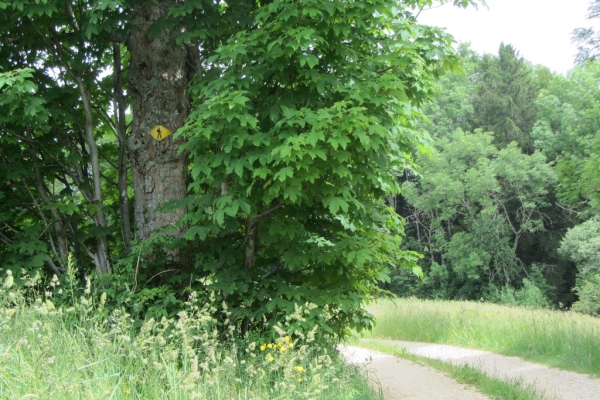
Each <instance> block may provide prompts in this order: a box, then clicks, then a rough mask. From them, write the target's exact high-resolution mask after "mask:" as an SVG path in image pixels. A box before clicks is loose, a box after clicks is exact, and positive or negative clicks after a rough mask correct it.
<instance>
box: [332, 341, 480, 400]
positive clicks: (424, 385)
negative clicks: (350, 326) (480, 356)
mask: <svg viewBox="0 0 600 400" xmlns="http://www.w3.org/2000/svg"><path fill="white" fill-rule="evenodd" d="M338 351H339V352H340V353H341V354H342V355H343V356H344V358H345V359H346V361H347V362H348V363H352V364H357V365H363V366H365V367H366V369H367V371H368V373H369V376H370V377H371V376H373V375H374V379H373V380H374V382H378V383H379V385H381V390H382V391H383V396H384V398H385V399H386V400H401V399H402V400H404V399H410V400H438V399H439V400H488V399H489V397H487V396H484V395H483V394H481V393H479V392H476V391H475V390H473V389H471V388H470V387H468V386H465V385H461V384H459V383H458V382H456V381H455V380H453V379H451V378H448V377H447V376H446V375H444V374H443V373H441V372H438V371H436V370H434V369H433V368H430V367H425V366H422V365H419V364H415V363H413V362H410V361H408V360H404V359H401V358H396V357H394V356H390V355H387V354H382V353H379V352H376V351H373V350H367V349H363V348H360V347H354V346H343V345H340V346H338ZM375 387H376V389H378V387H377V385H375Z"/></svg>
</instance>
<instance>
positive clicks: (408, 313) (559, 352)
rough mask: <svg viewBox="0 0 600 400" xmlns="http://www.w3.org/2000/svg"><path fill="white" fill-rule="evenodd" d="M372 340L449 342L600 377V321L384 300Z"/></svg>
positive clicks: (375, 309)
mask: <svg viewBox="0 0 600 400" xmlns="http://www.w3.org/2000/svg"><path fill="white" fill-rule="evenodd" d="M368 310H369V311H370V312H371V313H373V314H374V315H375V317H376V325H375V328H374V329H373V331H372V332H370V333H366V334H365V335H366V337H369V338H382V339H392V340H407V341H418V342H431V343H446V344H453V345H459V346H465V347H471V348H477V349H482V350H489V351H493V352H496V353H499V354H504V355H510V356H519V357H523V358H525V359H528V360H531V361H536V362H540V363H543V364H546V365H549V366H555V367H559V368H563V369H567V370H572V371H577V372H583V373H589V374H593V375H596V376H600V319H598V318H594V317H590V316H587V315H582V314H579V313H575V312H565V311H553V310H545V309H530V308H521V307H507V306H501V305H497V304H490V303H477V302H465V301H433V300H417V299H395V300H380V301H378V302H376V303H374V304H371V305H369V307H368Z"/></svg>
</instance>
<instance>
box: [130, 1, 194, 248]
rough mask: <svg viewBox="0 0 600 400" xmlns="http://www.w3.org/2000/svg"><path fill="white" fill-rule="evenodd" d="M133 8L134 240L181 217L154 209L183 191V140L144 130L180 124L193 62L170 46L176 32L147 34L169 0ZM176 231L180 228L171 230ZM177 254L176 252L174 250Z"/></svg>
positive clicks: (180, 213)
mask: <svg viewBox="0 0 600 400" xmlns="http://www.w3.org/2000/svg"><path fill="white" fill-rule="evenodd" d="M140 4H147V5H146V6H143V5H137V6H136V7H135V8H134V15H133V20H132V21H131V27H132V28H131V33H130V35H129V38H128V42H127V46H128V48H129V52H130V55H131V57H130V67H129V73H128V74H129V75H128V80H129V90H130V92H131V95H132V97H133V122H132V129H131V136H130V137H129V139H128V147H129V151H130V156H131V164H132V170H133V174H132V175H133V186H134V193H135V203H134V219H135V230H136V237H137V239H138V240H144V239H147V238H149V237H150V236H151V235H152V234H153V233H154V232H156V231H157V230H159V229H161V228H163V227H165V226H167V225H173V224H174V223H176V222H177V221H179V220H180V219H181V217H182V216H183V214H184V213H185V210H184V209H180V210H176V211H173V212H155V210H156V209H157V207H159V206H161V205H162V204H164V203H165V202H167V201H169V200H177V199H182V198H184V197H185V196H186V194H187V184H186V178H185V175H186V173H185V172H186V169H187V164H188V163H187V156H186V154H181V153H178V151H177V149H178V148H179V146H180V145H181V144H182V143H183V142H184V139H183V138H181V137H180V138H177V139H175V138H174V137H173V135H171V136H169V137H167V138H166V139H164V140H162V141H157V140H155V139H154V138H153V137H151V136H150V135H149V132H150V131H151V130H152V128H154V127H155V126H156V125H162V126H164V127H166V128H168V129H169V130H171V131H172V132H175V131H176V130H177V129H178V128H180V127H181V126H183V124H184V123H185V121H186V118H187V116H188V114H189V112H190V102H189V100H188V94H187V88H188V84H189V82H190V80H191V78H192V76H193V73H194V68H193V65H195V63H194V62H193V60H190V59H189V55H188V52H187V50H186V48H185V46H183V45H181V46H176V45H175V44H174V38H175V37H176V36H177V35H178V34H179V32H169V31H166V30H162V31H160V33H159V34H158V35H157V36H156V35H151V36H149V35H148V29H149V28H150V26H151V25H152V24H153V23H155V22H156V21H157V20H159V18H164V17H166V16H167V13H168V8H169V6H171V5H172V4H174V1H173V0H170V1H164V2H154V3H153V4H152V3H140ZM171 234H172V235H174V236H178V237H180V236H182V235H183V232H182V231H172V233H171ZM177 258H179V256H177Z"/></svg>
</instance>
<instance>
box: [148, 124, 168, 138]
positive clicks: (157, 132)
mask: <svg viewBox="0 0 600 400" xmlns="http://www.w3.org/2000/svg"><path fill="white" fill-rule="evenodd" d="M171 133H173V132H171V131H170V130H168V129H167V128H165V127H164V126H162V125H156V126H155V127H154V128H152V130H151V131H150V136H152V137H153V138H154V139H156V140H158V141H159V142H160V141H161V140H163V139H164V138H166V137H167V136H169V135H170V134H171Z"/></svg>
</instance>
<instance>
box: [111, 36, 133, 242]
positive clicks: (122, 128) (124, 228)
mask: <svg viewBox="0 0 600 400" xmlns="http://www.w3.org/2000/svg"><path fill="white" fill-rule="evenodd" d="M113 60H114V65H113V68H114V72H113V73H114V80H115V87H114V90H115V93H114V96H115V107H114V109H115V122H116V123H115V125H116V127H117V138H118V140H119V164H118V168H119V171H118V173H119V182H118V184H117V185H118V190H119V213H120V215H121V235H122V236H123V244H124V245H125V250H126V251H127V252H129V251H130V250H131V224H130V222H129V221H130V218H129V197H128V196H127V135H126V131H127V124H126V121H125V109H126V108H127V103H126V99H125V96H124V95H123V83H122V79H121V78H122V69H121V45H120V44H119V43H113Z"/></svg>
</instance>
